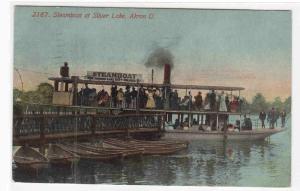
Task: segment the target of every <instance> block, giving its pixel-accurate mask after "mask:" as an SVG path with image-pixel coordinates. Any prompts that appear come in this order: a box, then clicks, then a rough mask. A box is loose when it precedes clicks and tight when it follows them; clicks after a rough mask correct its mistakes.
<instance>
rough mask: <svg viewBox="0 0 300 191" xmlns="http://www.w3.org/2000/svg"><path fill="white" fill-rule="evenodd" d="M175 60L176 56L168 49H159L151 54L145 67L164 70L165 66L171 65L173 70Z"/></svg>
mask: <svg viewBox="0 0 300 191" xmlns="http://www.w3.org/2000/svg"><path fill="white" fill-rule="evenodd" d="M173 60H174V56H173V55H172V53H171V52H170V51H169V50H168V49H166V48H161V47H159V48H156V49H155V50H153V51H152V52H151V54H150V55H149V57H148V58H147V61H146V62H145V66H146V67H156V68H163V67H164V65H165V64H170V66H171V68H173V67H174V62H173Z"/></svg>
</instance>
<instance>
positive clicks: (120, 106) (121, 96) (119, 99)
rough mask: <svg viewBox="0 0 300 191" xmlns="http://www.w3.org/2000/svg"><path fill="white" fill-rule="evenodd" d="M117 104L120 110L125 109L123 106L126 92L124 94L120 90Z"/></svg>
mask: <svg viewBox="0 0 300 191" xmlns="http://www.w3.org/2000/svg"><path fill="white" fill-rule="evenodd" d="M117 103H118V105H117V106H118V107H119V108H122V107H123V104H124V92H123V89H122V88H120V89H119V91H118V93H117Z"/></svg>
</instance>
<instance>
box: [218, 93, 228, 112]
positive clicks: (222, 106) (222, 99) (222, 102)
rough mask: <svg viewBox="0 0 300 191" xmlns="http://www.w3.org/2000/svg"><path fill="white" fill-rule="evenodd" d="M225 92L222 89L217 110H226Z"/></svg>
mask: <svg viewBox="0 0 300 191" xmlns="http://www.w3.org/2000/svg"><path fill="white" fill-rule="evenodd" d="M225 99H226V98H225V93H224V91H222V93H221V95H220V100H219V102H220V107H219V111H227V106H226V100H225Z"/></svg>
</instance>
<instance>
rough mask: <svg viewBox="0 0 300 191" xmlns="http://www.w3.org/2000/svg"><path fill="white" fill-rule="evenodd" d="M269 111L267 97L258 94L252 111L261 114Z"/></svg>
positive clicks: (253, 100)
mask: <svg viewBox="0 0 300 191" xmlns="http://www.w3.org/2000/svg"><path fill="white" fill-rule="evenodd" d="M267 110H268V103H267V101H266V99H265V97H264V96H263V95H262V94H261V93H257V94H256V95H255V96H254V97H253V99H252V104H251V111H252V112H253V113H259V112H261V111H267Z"/></svg>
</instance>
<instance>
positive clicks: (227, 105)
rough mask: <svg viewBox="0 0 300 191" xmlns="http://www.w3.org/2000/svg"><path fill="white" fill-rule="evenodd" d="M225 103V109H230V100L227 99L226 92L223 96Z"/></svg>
mask: <svg viewBox="0 0 300 191" xmlns="http://www.w3.org/2000/svg"><path fill="white" fill-rule="evenodd" d="M225 103H226V107H227V111H230V101H229V96H228V94H226V96H225Z"/></svg>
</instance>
